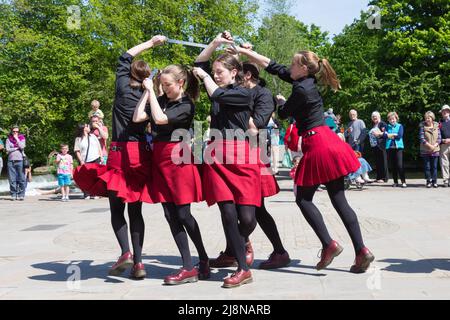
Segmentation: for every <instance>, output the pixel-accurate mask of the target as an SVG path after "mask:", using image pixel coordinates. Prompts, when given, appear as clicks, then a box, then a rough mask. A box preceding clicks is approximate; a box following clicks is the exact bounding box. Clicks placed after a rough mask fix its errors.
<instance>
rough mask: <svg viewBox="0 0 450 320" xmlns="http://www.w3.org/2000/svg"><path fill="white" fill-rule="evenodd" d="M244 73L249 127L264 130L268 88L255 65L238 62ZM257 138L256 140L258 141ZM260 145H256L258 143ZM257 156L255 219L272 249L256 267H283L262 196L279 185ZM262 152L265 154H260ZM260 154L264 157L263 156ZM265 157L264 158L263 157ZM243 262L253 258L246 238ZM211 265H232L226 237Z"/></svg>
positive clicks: (270, 107) (284, 256) (285, 259)
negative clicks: (248, 91) (258, 175)
mask: <svg viewBox="0 0 450 320" xmlns="http://www.w3.org/2000/svg"><path fill="white" fill-rule="evenodd" d="M242 67H243V72H244V82H243V85H244V86H245V87H246V88H249V89H251V91H252V93H253V110H252V117H251V119H250V128H254V129H256V130H264V129H265V128H266V127H267V124H268V123H269V120H270V117H271V116H272V113H273V112H274V110H275V105H274V99H273V95H272V93H271V92H270V90H269V89H267V88H266V87H265V82H264V80H263V79H260V77H259V69H258V67H257V66H256V65H255V64H253V63H250V62H244V63H243V64H242ZM262 138H264V136H260V137H259V139H262ZM258 141H259V140H258ZM260 145H261V144H259V146H260ZM257 152H258V154H259V155H260V159H261V161H260V162H259V165H260V172H261V196H262V199H261V206H260V207H257V208H256V211H255V214H256V221H257V222H258V224H259V225H260V227H261V229H262V230H263V232H264V234H265V235H266V236H267V238H268V239H269V240H270V242H271V243H272V246H273V252H272V253H271V254H270V256H269V259H268V260H266V261H263V262H261V263H260V265H259V268H260V269H276V268H281V267H285V266H287V265H288V264H289V263H290V258H289V254H288V252H287V251H286V250H285V248H284V247H283V244H282V242H281V238H280V234H279V233H278V229H277V226H276V224H275V221H274V219H273V217H272V216H271V215H270V213H269V212H268V211H267V209H266V207H265V204H264V198H267V197H271V196H273V195H276V194H277V193H278V192H280V188H279V186H278V183H277V181H276V179H275V177H274V176H273V174H272V171H271V170H270V161H267V164H264V161H263V159H264V158H267V150H259V149H258V150H257ZM263 154H265V155H266V156H265V157H264V155H263ZM263 157H264V158H263ZM266 160H268V159H266ZM245 247H246V263H247V265H248V266H251V265H252V263H253V259H254V252H253V248H252V245H251V242H250V240H249V239H246V245H245ZM210 265H211V267H215V268H226V267H230V266H235V265H236V258H235V257H234V256H233V255H232V254H231V248H230V243H229V240H228V239H227V246H226V249H225V251H222V252H221V253H220V255H219V256H218V257H217V258H216V259H214V260H210Z"/></svg>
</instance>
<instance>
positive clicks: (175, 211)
mask: <svg viewBox="0 0 450 320" xmlns="http://www.w3.org/2000/svg"><path fill="white" fill-rule="evenodd" d="M162 206H163V209H164V215H165V217H166V220H167V222H168V223H169V227H170V231H171V232H172V236H173V238H174V239H175V243H176V244H177V247H178V250H180V254H181V258H182V259H183V268H184V269H186V270H192V268H193V267H194V266H193V264H192V257H191V253H190V251H189V241H188V238H187V235H186V232H187V234H188V235H189V237H190V238H191V239H192V242H193V243H194V246H195V248H196V249H197V252H198V255H199V259H200V260H201V261H208V255H207V254H206V251H205V247H204V245H203V241H202V236H201V234H200V228H199V227H198V224H197V221H196V220H195V218H194V217H193V216H192V214H191V205H190V204H186V205H176V204H175V203H172V202H166V203H162Z"/></svg>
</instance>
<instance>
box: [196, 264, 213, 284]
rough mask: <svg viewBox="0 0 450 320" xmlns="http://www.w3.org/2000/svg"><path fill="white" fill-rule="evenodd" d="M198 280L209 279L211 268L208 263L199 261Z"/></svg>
mask: <svg viewBox="0 0 450 320" xmlns="http://www.w3.org/2000/svg"><path fill="white" fill-rule="evenodd" d="M197 270H198V279H199V280H206V279H209V278H210V277H211V268H210V267H209V261H208V260H206V261H201V260H200V262H199V263H198V265H197Z"/></svg>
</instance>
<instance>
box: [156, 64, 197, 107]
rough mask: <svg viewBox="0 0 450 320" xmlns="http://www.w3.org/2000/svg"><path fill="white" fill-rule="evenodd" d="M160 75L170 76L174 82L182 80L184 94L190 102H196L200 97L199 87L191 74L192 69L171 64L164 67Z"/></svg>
mask: <svg viewBox="0 0 450 320" xmlns="http://www.w3.org/2000/svg"><path fill="white" fill-rule="evenodd" d="M161 74H170V75H172V76H173V78H174V79H175V81H179V80H184V87H185V92H186V94H187V95H188V97H189V98H191V99H192V100H197V99H198V97H199V95H200V85H199V82H198V79H197V77H195V76H194V74H193V73H192V69H191V68H190V67H188V66H182V65H179V64H171V65H169V66H167V67H165V68H164V69H163V70H162V71H161Z"/></svg>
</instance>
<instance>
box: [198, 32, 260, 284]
mask: <svg viewBox="0 0 450 320" xmlns="http://www.w3.org/2000/svg"><path fill="white" fill-rule="evenodd" d="M230 38H231V37H230V35H229V34H226V35H225V37H222V34H220V35H218V36H217V37H216V38H215V39H214V40H213V41H212V42H211V43H210V44H209V46H208V47H207V48H206V49H204V50H203V51H202V53H201V54H200V55H199V56H198V57H197V60H196V62H195V64H196V66H199V67H200V68H194V74H196V75H197V77H199V78H200V79H202V80H203V81H204V84H205V87H206V90H207V91H208V95H209V96H210V99H211V101H212V107H211V137H212V139H211V142H210V144H209V145H208V146H207V147H206V150H205V155H204V160H205V163H204V165H203V176H202V183H203V190H204V197H205V200H206V202H207V203H208V205H210V206H211V205H213V204H214V203H217V204H218V206H219V209H220V212H221V217H222V223H223V225H224V226H225V230H224V231H225V233H226V234H227V238H228V239H229V241H230V245H231V249H232V253H233V255H234V256H235V257H236V259H237V261H238V269H237V271H236V272H235V273H233V274H232V275H231V277H229V278H226V279H225V281H224V284H223V287H225V288H231V287H236V286H240V285H242V284H245V283H249V282H251V281H252V274H251V272H250V270H249V267H248V266H247V264H246V261H245V239H246V238H247V237H248V236H249V235H250V234H251V233H252V232H253V230H254V229H255V227H256V219H255V208H256V207H259V206H260V205H261V183H260V179H261V175H260V173H259V165H258V163H257V159H256V157H255V159H254V161H253V163H251V161H250V160H251V159H250V158H251V155H250V146H249V143H248V141H247V140H246V134H245V131H247V130H248V129H249V120H250V116H251V106H252V93H251V91H250V90H248V89H246V88H244V87H242V86H241V85H240V82H241V79H242V66H241V64H240V63H239V61H238V60H237V59H236V58H235V57H233V56H232V55H228V54H224V55H221V56H219V57H218V58H217V59H216V60H215V61H214V63H213V66H212V70H213V73H214V80H213V79H212V78H211V77H210V75H209V62H208V60H209V58H210V57H211V56H212V54H213V52H214V51H215V50H216V48H217V47H218V46H220V45H221V44H224V43H232V41H231V40H230ZM216 83H217V84H216ZM255 155H256V152H255Z"/></svg>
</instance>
